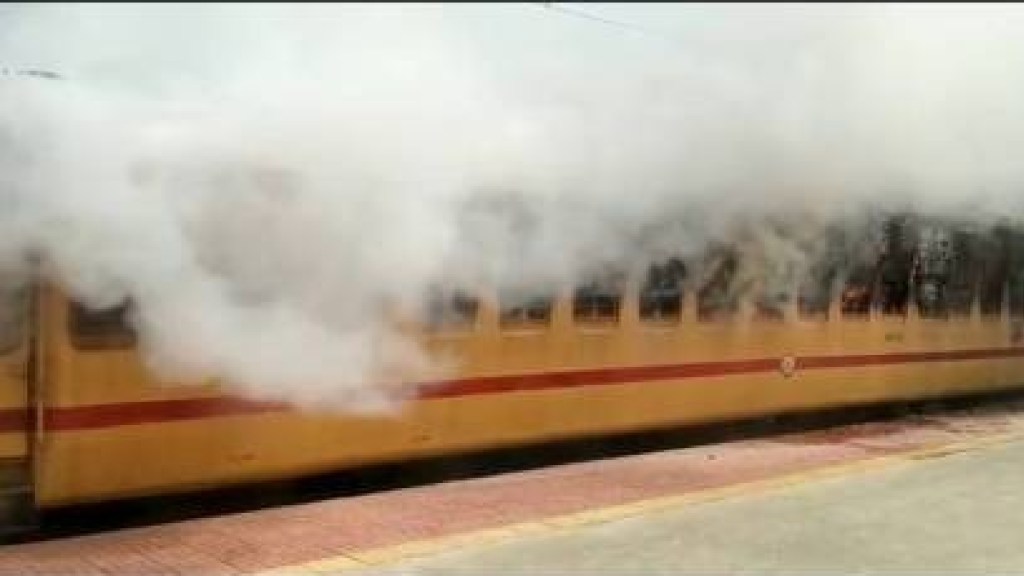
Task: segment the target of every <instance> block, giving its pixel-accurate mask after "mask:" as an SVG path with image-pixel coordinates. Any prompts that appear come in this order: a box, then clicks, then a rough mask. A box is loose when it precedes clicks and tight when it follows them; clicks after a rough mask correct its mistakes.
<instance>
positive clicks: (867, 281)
mask: <svg viewBox="0 0 1024 576" xmlns="http://www.w3.org/2000/svg"><path fill="white" fill-rule="evenodd" d="M873 276H874V274H873V271H872V270H871V268H870V267H868V266H857V267H855V268H854V269H853V270H852V271H851V273H850V276H849V277H848V278H847V279H846V283H845V285H844V286H843V291H842V292H841V293H840V294H839V310H840V312H842V314H843V316H867V315H868V314H870V313H871V303H872V301H873V297H874V290H873V289H872V288H873V285H874V278H873Z"/></svg>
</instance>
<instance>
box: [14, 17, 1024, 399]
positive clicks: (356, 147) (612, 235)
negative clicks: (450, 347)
mask: <svg viewBox="0 0 1024 576" xmlns="http://www.w3.org/2000/svg"><path fill="white" fill-rule="evenodd" d="M580 9H581V10H585V11H587V12H588V13H593V14H598V15H602V16H603V17H605V18H608V19H612V20H616V21H623V22H627V23H631V24H634V25H636V26H635V27H628V26H627V27H621V26H620V27H617V26H614V25H610V24H605V23H601V22H598V21H596V20H593V19H586V18H582V17H577V16H574V15H572V14H568V13H565V12H563V11H559V10H555V9H550V8H548V9H545V8H543V7H542V6H535V5H520V4H510V5H494V6H490V5H467V6H460V5H385V6H376V5H317V6H307V5H241V6H234V5H212V6H205V5H204V6H200V5H191V6H175V5H161V6H121V5H57V6H47V5H21V6H13V7H8V8H6V9H5V13H3V14H0V18H2V20H3V22H2V24H0V54H2V55H3V58H4V59H5V61H4V62H2V63H0V67H2V66H7V67H9V68H11V69H16V68H45V69H50V70H54V71H56V72H58V73H60V74H61V76H62V79H61V80H59V81H45V80H42V79H31V80H29V79H26V78H23V77H17V78H16V77H9V78H7V79H5V81H4V82H3V85H2V88H0V167H2V170H0V205H2V212H0V241H2V246H0V263H3V264H4V266H6V267H8V268H10V267H13V266H15V264H17V263H19V262H21V261H22V260H23V257H24V254H25V253H27V252H31V253H33V254H40V255H42V257H43V261H44V262H45V273H46V274H47V275H48V276H49V277H51V278H52V279H54V280H55V281H57V282H59V283H60V284H61V285H62V286H63V287H64V288H65V289H66V290H68V291H69V292H70V293H72V294H73V295H74V296H75V297H76V298H79V299H81V300H83V301H85V302H86V303H89V304H91V305H94V306H107V305H111V304H113V303H116V302H118V301H120V300H122V299H123V298H125V297H130V298H131V299H132V301H133V302H134V303H135V304H136V313H137V318H136V320H137V323H138V329H139V332H140V337H141V342H142V345H143V350H144V352H145V354H146V357H147V359H148V360H149V361H150V362H151V364H152V365H153V366H154V367H155V368H157V369H158V370H159V371H160V373H162V374H164V375H166V376H168V377H173V378H177V379H196V378H218V379H220V380H221V381H223V382H225V383H226V384H227V385H229V386H232V387H233V388H234V389H235V390H237V391H239V392H241V393H245V394H249V395H252V396H255V397H259V398H273V399H285V400H288V401H292V402H295V403H297V404H300V405H305V406H331V407H337V408H342V409H366V408H375V407H381V406H390V405H393V403H394V401H396V400H398V399H401V398H403V397H405V396H406V395H407V394H408V393H409V391H410V390H411V388H410V384H411V383H414V382H416V381H421V380H425V379H431V378H436V377H442V376H443V375H444V374H445V372H444V370H443V368H444V366H443V365H442V364H439V363H438V361H437V359H432V358H430V357H428V355H427V354H425V353H424V352H423V350H421V349H420V348H419V347H418V346H417V345H416V343H415V339H412V338H409V337H406V336H403V332H402V330H400V329H398V328H396V327H395V326H396V325H399V324H400V323H401V322H400V320H401V319H403V318H406V317H409V316H410V315H414V314H415V313H416V311H417V310H418V309H419V307H420V305H421V303H422V300H423V298H424V295H425V294H426V292H427V289H428V288H429V287H430V286H433V285H435V284H437V283H444V284H449V285H462V286H467V287H470V288H472V287H480V286H493V285H511V284H514V285H516V286H517V287H519V288H522V289H542V288H549V287H551V286H557V285H559V284H565V283H568V282H571V281H573V280H574V279H578V278H579V277H580V276H581V275H582V274H586V273H588V272H591V271H593V270H594V269H597V268H600V267H602V266H605V265H610V264H618V265H622V264H624V263H632V264H633V265H637V264H640V265H642V264H643V263H644V262H646V261H649V260H651V259H656V258H661V257H664V256H666V255H682V256H684V257H694V256H696V255H699V254H701V253H702V252H703V251H704V250H705V249H706V248H707V247H708V246H709V245H711V244H713V243H715V242H719V241H730V240H736V239H737V238H738V239H740V240H741V241H742V244H743V245H744V246H747V248H745V250H746V251H747V252H748V253H750V254H751V255H752V256H751V257H750V258H748V261H749V262H752V263H754V264H751V266H753V267H755V268H756V269H757V270H759V271H760V272H759V273H764V272H765V271H770V273H768V274H765V276H766V278H767V280H766V282H767V283H769V284H772V283H775V284H778V285H779V286H782V288H781V289H786V287H790V286H792V285H793V284H794V283H796V282H797V281H798V277H799V276H800V274H801V271H804V270H806V267H807V265H808V264H807V262H808V261H810V260H813V259H814V257H815V256H816V255H818V253H819V251H820V250H821V249H822V246H821V243H820V242H819V240H820V238H821V234H823V233H824V232H823V230H825V229H826V227H827V226H828V225H833V224H836V223H840V224H842V223H845V225H846V226H847V227H849V228H851V229H856V228H858V227H859V226H860V223H861V221H862V218H863V215H864V214H865V212H864V210H865V208H866V207H872V208H876V209H886V208H890V209H913V210H916V211H920V212H927V213H935V214H946V215H955V216H956V217H957V218H959V219H970V220H977V221H994V220H995V219H997V218H1007V217H1008V218H1012V219H1019V215H1020V213H1021V212H1020V210H1021V207H1022V206H1021V204H1022V202H1021V198H1022V195H1021V194H1020V192H1021V187H1022V184H1024V162H1021V161H1020V160H1019V158H1018V155H1019V151H1020V150H1022V149H1024V146H1022V144H1024V109H1022V107H1024V76H1022V75H1021V72H1020V71H1021V70H1024V66H1022V65H1024V37H1022V36H1021V35H1020V34H1019V33H1018V32H1017V31H1018V30H1019V29H1021V28H1020V26H1021V24H1024V9H1022V8H1021V7H1019V6H976V5H970V6H967V5H960V6H958V5H949V6H899V5H888V6H867V5H859V6H792V5H786V6H771V7H764V8H759V7H754V6H749V5H748V6H704V5H666V6H642V5H641V6H630V5H584V6H583V7H582V8H580ZM851 223H852V224H851Z"/></svg>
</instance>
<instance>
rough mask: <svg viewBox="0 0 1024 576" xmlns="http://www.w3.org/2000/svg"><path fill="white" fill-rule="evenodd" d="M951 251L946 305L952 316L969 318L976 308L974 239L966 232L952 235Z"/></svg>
mask: <svg viewBox="0 0 1024 576" xmlns="http://www.w3.org/2000/svg"><path fill="white" fill-rule="evenodd" d="M950 244H951V250H950V271H949V283H948V285H947V286H946V289H945V292H946V303H947V308H948V309H949V314H950V315H955V316H967V315H969V314H970V313H971V308H972V307H973V306H974V297H975V293H976V285H977V282H976V276H977V266H976V264H975V260H974V258H973V256H972V254H973V252H974V246H973V244H974V241H973V238H972V237H971V236H970V235H969V234H967V233H964V232H958V233H955V234H953V235H952V238H951V242H950Z"/></svg>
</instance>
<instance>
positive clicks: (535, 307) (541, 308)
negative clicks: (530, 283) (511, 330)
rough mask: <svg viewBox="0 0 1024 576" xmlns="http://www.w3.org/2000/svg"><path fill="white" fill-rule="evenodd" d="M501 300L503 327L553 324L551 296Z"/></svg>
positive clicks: (552, 301)
mask: <svg viewBox="0 0 1024 576" xmlns="http://www.w3.org/2000/svg"><path fill="white" fill-rule="evenodd" d="M501 300H502V302H503V304H502V307H501V318H500V321H501V325H502V326H523V325H526V326H529V325H547V324H549V323H550V322H551V307H552V305H553V303H554V298H553V297H551V296H541V295H535V296H528V297H525V298H523V297H511V296H510V297H505V298H502V299H501ZM506 303H507V304H506Z"/></svg>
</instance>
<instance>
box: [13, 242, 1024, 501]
mask: <svg viewBox="0 0 1024 576" xmlns="http://www.w3.org/2000/svg"><path fill="white" fill-rule="evenodd" d="M993 253H995V252H993ZM1004 256H1005V255H1004ZM947 260H948V259H947ZM725 262H726V263H727V264H728V259H726V260H725ZM879 262H880V263H879V264H878V265H876V266H874V267H873V268H872V270H871V271H870V273H868V274H867V275H866V276H864V277H863V278H862V279H861V280H860V281H859V282H860V284H859V285H858V284H857V282H858V280H857V275H856V274H851V275H849V276H848V278H847V279H846V280H845V284H844V286H845V289H842V290H835V291H832V290H828V292H827V293H825V294H818V295H817V296H814V295H813V294H811V295H808V294H802V296H801V297H800V298H793V299H792V300H783V301H780V302H779V303H777V305H767V304H765V303H764V302H759V301H757V300H756V299H744V298H739V297H736V296H735V294H732V293H731V292H730V291H729V290H724V289H721V287H722V286H727V285H728V278H727V276H728V274H729V273H730V270H731V268H730V267H729V266H728V265H723V266H721V267H720V269H719V272H720V274H718V276H715V274H711V275H709V276H708V277H707V278H705V280H704V281H702V283H701V284H700V285H699V286H698V285H697V284H698V283H694V288H693V289H692V290H691V289H690V288H688V286H689V284H687V282H686V273H685V266H683V265H682V263H680V262H677V261H670V262H669V263H667V264H664V265H658V266H652V267H651V268H650V269H649V270H648V271H647V272H646V273H645V274H641V275H640V276H641V277H640V278H637V279H633V280H631V281H624V280H621V279H620V280H615V281H612V280H607V279H605V280H595V282H593V283H591V284H588V285H586V286H579V287H570V288H567V289H565V290H564V291H563V293H555V294H548V295H543V296H538V297H536V298H532V299H526V300H523V299H519V300H517V301H515V303H514V304H508V305H504V304H502V298H501V295H500V294H496V295H493V297H490V298H485V297H481V296H482V295H479V294H477V295H472V296H471V295H456V296H454V297H453V296H451V295H450V293H449V296H445V297H443V298H442V297H439V298H438V300H437V302H436V306H435V307H434V308H433V310H434V312H435V314H433V315H431V317H429V318H427V320H426V321H425V322H424V323H423V325H422V326H421V327H420V329H419V335H418V337H419V338H421V339H422V341H423V343H424V345H425V346H426V347H427V349H428V350H431V351H434V352H437V353H441V352H443V353H446V354H454V355H456V356H457V357H459V358H460V359H462V362H461V364H460V368H459V372H458V374H456V375H454V376H452V377H451V378H450V379H448V380H446V381H444V382H440V383H436V384H431V385H429V386H425V387H423V388H421V389H420V397H419V398H418V399H417V400H415V401H414V402H413V403H412V405H411V406H410V407H409V409H408V410H405V411H403V412H402V413H401V415H400V417H387V416H359V417H356V416H330V415H309V414H304V413H300V412H297V411H295V410H292V409H289V408H288V407H287V406H283V405H279V404H271V403H261V402H254V401H248V400H245V399H241V398H236V397H231V396H230V395H228V394H226V393H225V391H224V390H223V389H219V388H218V387H217V386H216V385H214V384H203V385H194V386H184V385H182V386H167V385H160V384H158V382H157V381H156V380H155V379H154V378H153V377H152V376H151V375H149V374H147V371H146V369H145V368H144V366H143V365H142V363H141V362H140V359H139V356H138V354H137V352H136V350H135V348H134V346H135V342H134V337H133V334H132V331H131V329H130V327H128V326H127V325H126V323H125V322H124V318H123V309H114V310H105V311H90V310H87V309H84V308H82V307H81V306H79V305H77V304H76V303H75V302H74V301H72V300H70V299H69V298H67V297H66V296H65V295H64V294H62V293H61V292H60V291H59V290H56V289H54V288H52V287H48V286H43V285H39V286H35V287H31V288H29V289H23V290H21V291H18V292H17V293H15V292H13V291H9V292H10V293H8V294H5V295H4V296H5V297H4V299H3V301H4V302H6V303H7V304H5V309H4V311H3V312H2V313H3V314H4V318H2V319H0V320H3V325H4V326H5V329H4V332H3V338H0V368H2V369H0V457H2V463H3V464H2V472H3V474H2V478H3V483H4V484H3V503H4V505H5V506H6V507H7V508H6V516H7V518H8V520H9V521H13V520H14V519H15V517H16V516H17V512H18V511H19V510H20V511H24V510H25V508H26V507H28V508H51V507H59V506H63V505H68V504H73V503H83V502H96V501H103V500H108V499H117V498H125V497H132V496H141V495H152V494H158V493H170V492H176V491H186V490H193V489H197V488H202V487H212V486H220V485H226V484H232V483H242V482H246V481H254V480H259V479H272V478H284V477H294V476H299V475H303V474H310V473H316V472H322V471H328V470H337V469H342V468H346V467H353V466H357V465H364V464H370V463H382V462H394V461H400V460H402V459H407V458H411V457H420V456H428V455H442V454H446V453H456V452H467V451H472V450H478V449H484V448H492V447H499V446H512V445H517V444H526V443H534V442H541V441H545V440H551V439H556V438H557V439H564V438H572V437H582V436H587V435H599V434H607V433H611V432H622V431H636V430H643V429H654V428H658V427H667V426H675V425H681V424H690V423H708V422H714V421H724V420H730V419H739V418H744V417H753V416H758V415H768V414H780V413H786V412H794V411H804V410H813V409H822V408H830V407H839V406H847V405H858V404H860V405H862V404H868V403H878V402H886V401H896V400H908V399H916V398H926V397H930V398H934V397H941V396H949V395H961V394H971V393H980V392H986V391H993V390H997V389H1006V388H1010V387H1014V386H1017V385H1020V384H1021V383H1022V379H1021V374H1022V373H1024V346H1021V341H1022V339H1021V336H1022V333H1021V314H1022V308H1024V306H1022V298H1021V297H1020V295H1021V293H1022V290H1021V282H1020V274H1019V272H1021V271H1022V270H1024V267H1020V266H1019V265H1018V263H1016V261H1015V260H1014V259H1013V258H1012V257H1003V258H1002V259H1001V260H999V259H997V261H996V264H994V265H991V266H988V267H985V266H981V267H979V266H976V265H972V266H971V267H969V268H970V273H969V274H959V275H958V274H957V271H956V266H953V265H946V266H945V267H943V266H942V265H933V264H929V262H930V261H929V260H928V258H924V257H921V256H920V254H918V256H917V257H915V258H913V259H912V261H906V262H904V263H903V264H899V265H898V266H895V267H892V266H889V267H887V266H886V265H885V262H884V258H882V259H880V260H879ZM971 262H973V263H974V264H976V263H977V262H976V261H975V260H972V261H971ZM969 263H970V262H969ZM893 270H895V271H896V273H895V274H893V273H892V271H893ZM723 275H724V276H723ZM716 278H717V280H716ZM894 278H895V280H893V279H894ZM716 283H717V284H716ZM716 286H718V288H716ZM833 292H835V295H834V296H833ZM730 294H732V295H730ZM493 303H497V304H493Z"/></svg>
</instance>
